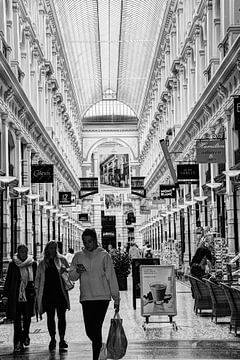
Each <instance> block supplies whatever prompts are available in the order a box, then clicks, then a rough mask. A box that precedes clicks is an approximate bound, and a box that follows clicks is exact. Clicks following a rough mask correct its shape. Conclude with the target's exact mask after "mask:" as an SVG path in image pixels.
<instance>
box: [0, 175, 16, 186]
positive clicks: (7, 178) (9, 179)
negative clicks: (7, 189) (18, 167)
mask: <svg viewBox="0 0 240 360" xmlns="http://www.w3.org/2000/svg"><path fill="white" fill-rule="evenodd" d="M16 179H17V178H16V177H15V176H6V175H2V176H0V182H2V183H3V184H5V185H9V184H10V183H11V182H13V181H15V180H16Z"/></svg>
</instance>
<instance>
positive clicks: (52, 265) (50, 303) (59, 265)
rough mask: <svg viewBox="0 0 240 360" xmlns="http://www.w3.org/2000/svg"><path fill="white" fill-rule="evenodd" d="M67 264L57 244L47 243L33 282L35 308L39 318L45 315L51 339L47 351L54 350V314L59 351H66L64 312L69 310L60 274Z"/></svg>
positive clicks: (65, 269)
mask: <svg viewBox="0 0 240 360" xmlns="http://www.w3.org/2000/svg"><path fill="white" fill-rule="evenodd" d="M68 268H69V264H68V262H67V260H66V258H65V256H63V255H61V254H60V253H59V252H58V250H57V242H56V241H53V240H51V241H49V242H48V243H47V245H46V246H45V249H44V257H43V259H42V260H41V261H40V262H39V265H38V268H37V274H36V280H35V288H36V295H37V306H38V312H39V314H40V316H41V315H42V314H43V313H45V312H46V313H47V327H48V332H49V335H50V337H51V340H50V343H49V350H50V351H52V350H54V349H55V348H56V338H55V336H56V323H55V312H57V317H58V332H59V337H60V341H59V349H60V350H66V349H67V348H68V344H67V343H66V341H65V339H64V338H65V332H66V310H67V309H68V310H70V303H69V296H68V292H67V291H66V290H65V287H64V283H63V281H62V277H61V274H62V273H63V272H64V271H67V270H68Z"/></svg>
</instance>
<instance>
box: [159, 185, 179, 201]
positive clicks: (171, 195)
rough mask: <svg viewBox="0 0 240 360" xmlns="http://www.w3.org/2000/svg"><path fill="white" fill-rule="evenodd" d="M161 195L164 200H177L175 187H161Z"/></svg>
mask: <svg viewBox="0 0 240 360" xmlns="http://www.w3.org/2000/svg"><path fill="white" fill-rule="evenodd" d="M159 194H160V198H162V199H175V198H176V187H175V186H174V185H169V184H167V185H160V186H159Z"/></svg>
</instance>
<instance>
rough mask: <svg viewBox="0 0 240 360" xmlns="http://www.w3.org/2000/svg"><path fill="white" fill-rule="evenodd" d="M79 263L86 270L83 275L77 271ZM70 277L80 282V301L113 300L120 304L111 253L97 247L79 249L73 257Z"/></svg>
mask: <svg viewBox="0 0 240 360" xmlns="http://www.w3.org/2000/svg"><path fill="white" fill-rule="evenodd" d="M77 264H82V265H83V266H84V267H85V269H86V271H84V272H83V273H82V274H81V275H79V273H78V272H77V271H76V269H77ZM69 277H70V279H71V280H73V281H76V280H78V279H79V283H80V302H82V301H89V300H111V298H112V299H113V300H114V301H115V302H116V303H117V304H118V303H119V301H120V298H119V288H118V282H117V277H116V274H115V270H114V267H113V263H112V260H111V257H110V255H109V254H108V252H107V251H106V250H104V249H103V248H101V247H97V248H96V249H95V250H93V251H87V250H85V249H84V250H83V251H79V252H77V253H76V254H75V255H74V257H73V259H72V264H71V267H70V270H69Z"/></svg>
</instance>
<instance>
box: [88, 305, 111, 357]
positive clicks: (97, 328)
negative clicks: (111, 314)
mask: <svg viewBox="0 0 240 360" xmlns="http://www.w3.org/2000/svg"><path fill="white" fill-rule="evenodd" d="M108 305H109V301H108V300H93V301H83V302H82V309H83V319H84V324H85V329H86V334H87V336H88V337H89V339H90V340H91V341H92V350H93V360H98V357H99V354H100V350H101V347H102V325H103V321H104V318H105V315H106V312H107V309H108Z"/></svg>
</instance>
